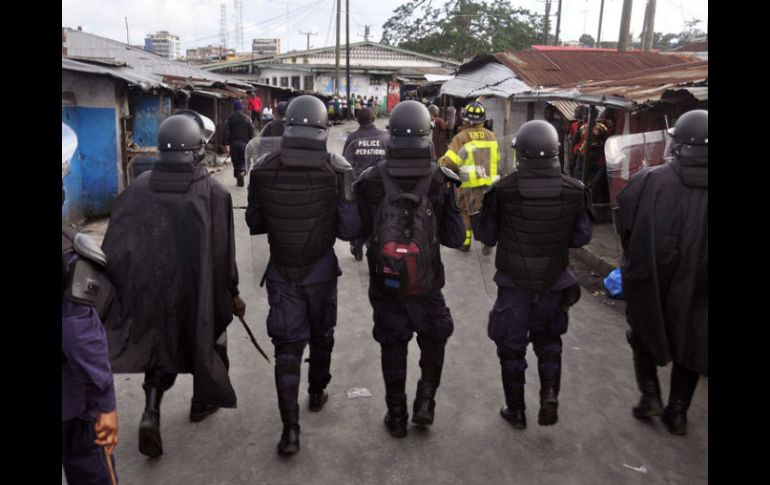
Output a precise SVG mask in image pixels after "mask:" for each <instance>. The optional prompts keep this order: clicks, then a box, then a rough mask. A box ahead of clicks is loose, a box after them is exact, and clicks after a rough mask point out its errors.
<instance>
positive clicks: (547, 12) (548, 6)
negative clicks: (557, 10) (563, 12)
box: [543, 0, 551, 45]
mask: <svg viewBox="0 0 770 485" xmlns="http://www.w3.org/2000/svg"><path fill="white" fill-rule="evenodd" d="M550 15H551V0H545V22H544V27H545V28H544V29H543V30H544V32H543V45H548V31H549V30H550V25H549V24H550Z"/></svg>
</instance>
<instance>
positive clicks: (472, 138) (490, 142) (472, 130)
mask: <svg viewBox="0 0 770 485" xmlns="http://www.w3.org/2000/svg"><path fill="white" fill-rule="evenodd" d="M499 162H500V148H499V146H498V144H497V139H496V138H495V134H494V133H492V132H491V131H489V130H487V129H486V128H483V127H481V126H469V127H468V128H466V129H464V130H463V131H461V132H460V133H458V134H457V136H455V137H454V138H453V139H452V142H451V143H450V144H449V149H448V150H447V152H446V153H445V154H444V156H443V157H442V158H441V160H440V161H439V164H440V165H442V166H446V167H448V168H450V169H451V170H453V171H455V172H457V174H458V175H459V176H460V180H461V181H462V185H461V186H460V188H463V189H468V188H474V187H483V186H488V185H492V184H493V183H494V182H495V181H496V180H497V179H498V178H500V177H499V175H498V173H497V167H498V164H499Z"/></svg>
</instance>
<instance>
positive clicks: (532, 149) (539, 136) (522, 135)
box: [513, 120, 559, 160]
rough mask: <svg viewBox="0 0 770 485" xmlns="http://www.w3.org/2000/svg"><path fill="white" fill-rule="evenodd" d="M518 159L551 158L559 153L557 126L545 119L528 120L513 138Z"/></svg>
mask: <svg viewBox="0 0 770 485" xmlns="http://www.w3.org/2000/svg"><path fill="white" fill-rule="evenodd" d="M513 147H514V148H515V149H516V157H517V158H518V159H527V160H532V159H539V158H551V157H556V156H558V155H559V135H558V134H557V133H556V128H554V127H553V125H551V124H550V123H548V122H546V121H543V120H532V121H527V122H526V123H524V124H523V125H521V128H519V131H518V132H516V138H514V139H513Z"/></svg>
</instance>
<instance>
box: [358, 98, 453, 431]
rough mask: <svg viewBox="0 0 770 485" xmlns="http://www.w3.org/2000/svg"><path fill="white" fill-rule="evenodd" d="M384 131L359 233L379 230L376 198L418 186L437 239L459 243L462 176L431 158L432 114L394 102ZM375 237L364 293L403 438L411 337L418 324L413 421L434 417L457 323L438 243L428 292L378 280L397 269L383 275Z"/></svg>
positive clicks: (393, 424)
mask: <svg viewBox="0 0 770 485" xmlns="http://www.w3.org/2000/svg"><path fill="white" fill-rule="evenodd" d="M388 132H389V133H390V139H389V140H388V144H387V156H386V159H385V160H383V161H381V162H379V163H378V164H376V165H375V166H374V167H371V168H369V169H367V170H366V171H364V173H362V174H361V176H360V177H359V179H358V180H357V181H356V186H357V192H358V194H359V207H360V210H361V221H362V228H361V234H360V237H361V238H363V239H367V238H369V237H370V236H374V235H375V234H377V233H378V230H379V228H378V227H377V226H375V224H374V220H375V215H376V214H378V212H379V210H380V205H381V204H384V203H385V201H386V200H387V199H390V195H389V196H387V197H386V194H391V193H392V192H398V191H401V193H406V194H407V197H413V194H415V193H422V194H425V196H426V197H427V199H428V200H429V203H428V204H429V205H428V206H427V210H425V213H426V214H428V213H432V214H433V215H432V217H433V218H434V224H435V227H436V235H437V239H438V241H440V243H441V244H443V245H445V246H447V247H451V248H457V247H460V246H462V244H463V241H464V240H465V226H464V223H463V220H462V217H461V215H460V210H459V208H458V206H457V200H456V187H457V186H459V185H460V180H459V178H458V177H457V176H456V175H455V174H454V173H453V172H452V171H450V170H449V169H445V168H439V167H437V165H436V163H435V162H433V161H432V148H431V119H430V114H429V113H428V110H427V108H425V106H423V105H422V104H420V103H419V102H417V101H403V102H401V103H399V104H398V105H397V106H396V107H395V108H394V109H393V112H392V113H391V115H390V121H389V126H388ZM389 187H390V188H389ZM421 191H422V192H421ZM428 225H430V223H428ZM422 227H423V228H424V227H425V226H422ZM374 240H375V238H374V237H373V244H372V245H371V246H370V247H369V248H368V250H367V260H368V263H369V274H370V283H369V301H370V303H371V304H372V309H373V313H374V339H375V340H376V341H377V342H378V343H379V344H380V346H381V351H382V353H381V362H382V374H383V378H384V380H385V403H386V405H387V408H388V412H387V414H386V415H385V425H386V426H387V428H388V431H389V432H390V434H391V436H393V437H396V438H401V437H404V436H406V434H407V420H408V419H409V414H408V412H407V396H406V391H405V386H406V371H407V368H406V364H407V359H406V357H407V348H408V345H409V341H410V340H411V339H412V335H413V334H414V333H415V332H416V333H417V343H418V344H419V346H420V369H421V371H422V373H421V378H420V380H419V382H418V384H417V392H416V395H415V400H414V406H413V416H412V422H413V423H416V424H418V425H431V424H432V423H433V420H434V413H435V407H436V401H435V396H436V390H437V389H438V387H439V384H440V381H441V371H442V368H443V364H444V348H445V346H446V342H447V339H448V338H449V337H450V336H451V335H452V332H453V330H454V323H453V321H452V315H451V314H450V312H449V308H447V306H446V302H445V301H444V296H443V294H442V292H441V289H442V288H443V286H444V266H443V264H442V262H441V255H440V252H439V251H438V243H437V242H436V243H435V244H436V246H435V248H433V252H432V253H431V254H430V256H429V258H430V259H429V260H428V268H423V271H425V272H426V273H429V274H430V275H431V276H432V278H431V280H430V281H428V282H427V285H428V286H429V288H428V292H427V294H423V295H420V296H411V297H403V296H400V295H399V294H394V292H392V291H389V287H390V288H392V287H393V286H395V285H398V284H399V283H398V282H397V281H393V280H391V281H390V282H387V280H386V283H385V284H384V285H383V284H381V282H382V281H381V278H383V277H387V276H389V275H390V276H392V275H393V273H395V271H393V270H392V269H391V270H387V271H389V273H387V274H384V275H383V273H384V272H385V271H386V269H385V268H381V267H380V264H381V262H382V261H383V257H384V255H383V254H382V253H381V252H380V249H379V244H378V243H376V241H374ZM381 242H383V241H380V243H381ZM421 249H423V250H426V251H427V250H428V248H421ZM396 251H397V252H403V253H406V252H407V251H408V249H406V248H404V247H398V248H397V249H396ZM391 259H392V258H391ZM416 267H419V264H418V265H415V266H414V268H416ZM423 276H424V275H423V274H419V272H418V274H416V275H415V278H417V279H422V277H423ZM401 283H403V281H402V282H401Z"/></svg>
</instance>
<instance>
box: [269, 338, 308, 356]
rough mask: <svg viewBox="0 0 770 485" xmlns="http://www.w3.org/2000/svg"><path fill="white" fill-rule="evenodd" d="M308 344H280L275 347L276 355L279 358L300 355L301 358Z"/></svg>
mask: <svg viewBox="0 0 770 485" xmlns="http://www.w3.org/2000/svg"><path fill="white" fill-rule="evenodd" d="M306 344H307V342H305V341H300V342H289V343H285V344H278V345H276V346H275V355H276V356H278V355H280V354H291V355H299V356H300V358H301V357H302V353H303V352H304V351H305V345H306Z"/></svg>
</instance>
